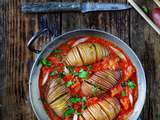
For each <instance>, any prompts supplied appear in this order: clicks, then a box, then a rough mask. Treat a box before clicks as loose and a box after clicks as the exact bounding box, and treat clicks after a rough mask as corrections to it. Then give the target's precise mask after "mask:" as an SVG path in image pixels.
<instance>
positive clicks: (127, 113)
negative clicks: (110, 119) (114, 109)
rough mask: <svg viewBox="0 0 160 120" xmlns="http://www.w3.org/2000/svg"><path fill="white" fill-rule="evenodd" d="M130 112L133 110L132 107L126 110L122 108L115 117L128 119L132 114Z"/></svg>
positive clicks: (121, 119) (119, 119)
mask: <svg viewBox="0 0 160 120" xmlns="http://www.w3.org/2000/svg"><path fill="white" fill-rule="evenodd" d="M132 112H133V109H129V110H127V111H124V110H123V111H121V112H120V113H119V114H118V117H117V119H118V120H128V118H129V116H130V115H131V114H132Z"/></svg>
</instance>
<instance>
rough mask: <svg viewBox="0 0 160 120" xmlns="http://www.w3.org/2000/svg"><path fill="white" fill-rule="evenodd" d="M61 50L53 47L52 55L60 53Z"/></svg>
mask: <svg viewBox="0 0 160 120" xmlns="http://www.w3.org/2000/svg"><path fill="white" fill-rule="evenodd" d="M61 52H62V51H61V50H59V49H55V50H54V51H53V52H52V53H53V55H56V54H57V53H61Z"/></svg>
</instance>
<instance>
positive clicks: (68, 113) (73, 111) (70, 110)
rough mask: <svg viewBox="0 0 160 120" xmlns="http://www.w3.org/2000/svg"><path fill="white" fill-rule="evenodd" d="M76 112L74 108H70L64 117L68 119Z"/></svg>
mask: <svg viewBox="0 0 160 120" xmlns="http://www.w3.org/2000/svg"><path fill="white" fill-rule="evenodd" d="M74 113H75V110H74V109H73V108H69V109H67V110H66V111H65V112H64V116H65V117H68V115H71V114H74Z"/></svg>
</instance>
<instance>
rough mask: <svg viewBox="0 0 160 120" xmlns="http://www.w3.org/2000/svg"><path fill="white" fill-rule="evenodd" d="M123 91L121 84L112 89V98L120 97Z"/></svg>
mask: <svg viewBox="0 0 160 120" xmlns="http://www.w3.org/2000/svg"><path fill="white" fill-rule="evenodd" d="M122 91H123V87H122V86H121V84H119V85H117V86H115V87H114V88H112V89H111V96H112V97H114V96H118V95H120V93H121V92H122Z"/></svg>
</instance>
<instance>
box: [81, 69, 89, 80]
mask: <svg viewBox="0 0 160 120" xmlns="http://www.w3.org/2000/svg"><path fill="white" fill-rule="evenodd" d="M87 75H88V72H86V71H84V70H83V71H80V73H79V77H80V78H82V79H85V78H87Z"/></svg>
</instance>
